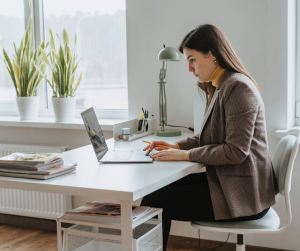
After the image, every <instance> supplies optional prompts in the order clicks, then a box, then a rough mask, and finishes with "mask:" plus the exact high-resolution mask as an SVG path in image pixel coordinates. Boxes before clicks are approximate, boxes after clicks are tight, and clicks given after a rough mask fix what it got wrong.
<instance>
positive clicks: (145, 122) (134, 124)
mask: <svg viewBox="0 0 300 251" xmlns="http://www.w3.org/2000/svg"><path fill="white" fill-rule="evenodd" d="M125 127H126V128H130V137H129V139H128V141H131V140H134V139H137V138H141V137H144V136H146V135H150V134H153V133H156V129H157V124H156V119H155V118H148V119H141V120H140V119H132V120H128V121H126V122H122V123H118V124H114V125H113V137H114V140H120V139H119V135H122V128H125ZM147 127H148V130H147V129H146V128H147ZM139 129H140V130H139Z"/></svg>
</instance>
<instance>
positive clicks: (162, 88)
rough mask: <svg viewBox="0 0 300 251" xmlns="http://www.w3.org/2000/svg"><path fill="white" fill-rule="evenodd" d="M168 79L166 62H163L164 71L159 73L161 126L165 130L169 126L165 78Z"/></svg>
mask: <svg viewBox="0 0 300 251" xmlns="http://www.w3.org/2000/svg"><path fill="white" fill-rule="evenodd" d="M165 77H166V70H165V61H163V64H162V69H161V70H160V73H159V79H160V82H158V83H159V125H160V126H161V129H162V130H164V126H165V125H167V114H166V90H165V84H166V82H164V78H165Z"/></svg>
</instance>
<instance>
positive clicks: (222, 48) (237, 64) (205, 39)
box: [179, 24, 259, 109]
mask: <svg viewBox="0 0 300 251" xmlns="http://www.w3.org/2000/svg"><path fill="white" fill-rule="evenodd" d="M184 48H188V49H192V50H196V51H199V52H201V53H202V54H207V53H208V52H209V51H211V52H212V54H213V55H214V56H215V57H216V60H217V61H218V63H219V65H220V66H221V67H222V68H224V69H227V70H231V71H234V72H239V73H242V74H244V75H246V76H247V77H248V78H250V79H251V80H252V81H253V83H254V84H255V85H256V87H257V89H258V90H259V88H258V85H257V83H256V82H255V80H254V79H253V78H252V77H251V76H250V75H249V73H248V72H247V70H246V69H245V67H244V66H243V64H242V63H241V61H240V60H239V58H238V56H237V55H236V53H235V52H234V50H233V48H232V47H231V45H230V43H229V41H228V40H227V38H226V37H225V36H224V34H223V33H222V32H221V31H220V30H218V29H217V28H216V27H215V26H213V25H211V24H203V25H200V26H198V27H197V28H196V29H194V30H192V31H191V32H189V33H188V34H187V35H186V36H185V37H184V39H183V40H182V42H181V44H180V46H179V51H180V52H181V53H183V49H184ZM198 87H199V89H200V90H202V91H203V92H204V93H205V98H206V109H207V107H208V105H209V103H210V101H211V99H212V96H213V94H214V92H215V90H216V87H214V86H213V85H212V84H211V83H208V82H198Z"/></svg>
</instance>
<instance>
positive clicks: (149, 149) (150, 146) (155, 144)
mask: <svg viewBox="0 0 300 251" xmlns="http://www.w3.org/2000/svg"><path fill="white" fill-rule="evenodd" d="M158 145H162V146H166V147H170V148H172V149H178V146H177V144H169V143H167V142H165V141H152V143H151V144H149V145H148V146H146V147H145V148H144V149H143V150H144V151H147V150H148V151H147V152H146V155H148V154H149V153H150V152H151V151H152V150H153V149H155V150H156V151H162V150H166V148H164V147H161V146H158Z"/></svg>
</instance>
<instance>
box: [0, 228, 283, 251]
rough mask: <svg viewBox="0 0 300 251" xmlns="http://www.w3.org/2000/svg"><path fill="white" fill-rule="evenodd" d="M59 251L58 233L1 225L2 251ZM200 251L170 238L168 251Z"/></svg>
mask: <svg viewBox="0 0 300 251" xmlns="http://www.w3.org/2000/svg"><path fill="white" fill-rule="evenodd" d="M218 244H219V243H218V242H214V241H207V240H202V245H201V249H202V251H209V250H212V249H213V248H214V247H216V246H217V245H218ZM2 250H3V251H4V250H5V251H57V247H56V232H55V231H49V230H40V229H34V228H26V227H18V226H10V225H3V224H0V251H2ZM175 250H176V251H196V250H197V251H198V250H199V247H198V240H197V239H192V238H186V237H179V236H170V239H169V245H168V251H175ZM234 250H235V244H232V243H227V244H225V245H223V246H221V247H220V248H218V249H217V251H234ZM276 250H278V251H279V249H270V248H260V247H253V246H252V247H250V246H248V247H247V248H246V251H276Z"/></svg>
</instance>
